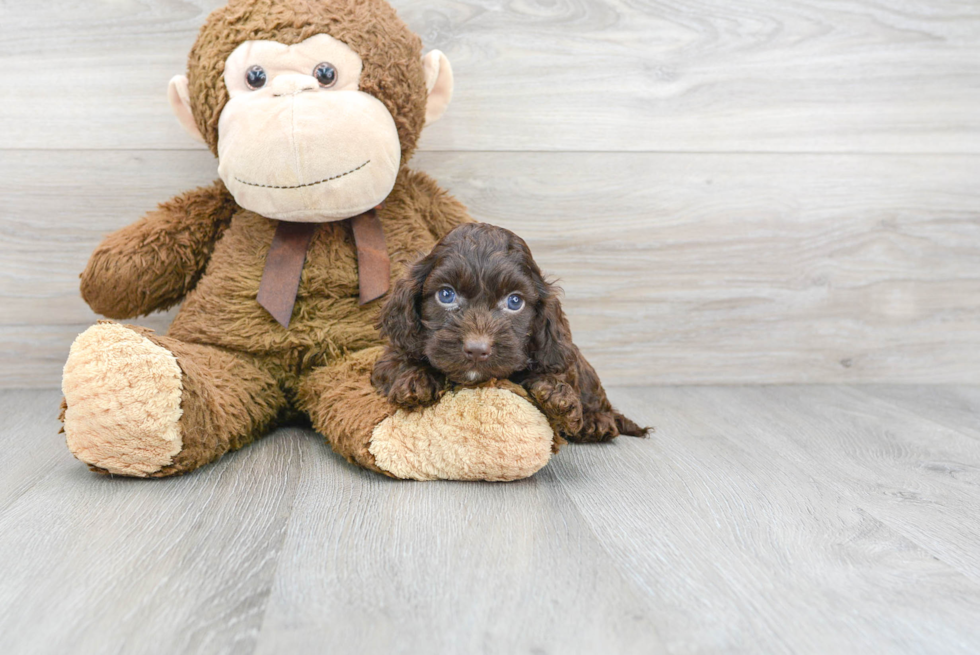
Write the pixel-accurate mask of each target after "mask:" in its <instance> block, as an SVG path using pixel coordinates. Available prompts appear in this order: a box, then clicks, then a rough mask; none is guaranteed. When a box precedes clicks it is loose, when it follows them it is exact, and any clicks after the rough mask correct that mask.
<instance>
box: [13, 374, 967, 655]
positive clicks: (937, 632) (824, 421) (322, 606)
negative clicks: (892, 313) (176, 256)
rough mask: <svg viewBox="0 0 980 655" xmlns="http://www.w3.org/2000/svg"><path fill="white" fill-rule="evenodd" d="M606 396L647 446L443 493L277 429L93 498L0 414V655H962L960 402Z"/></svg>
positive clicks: (47, 400) (36, 399)
mask: <svg viewBox="0 0 980 655" xmlns="http://www.w3.org/2000/svg"><path fill="white" fill-rule="evenodd" d="M612 395H613V397H614V400H615V401H616V402H617V403H618V404H619V405H620V406H621V407H622V408H623V409H624V410H626V411H627V412H628V413H630V414H632V415H634V416H635V417H637V418H639V419H642V420H643V421H645V422H650V423H654V424H656V425H657V427H658V432H657V434H656V435H655V436H654V437H653V438H651V439H648V440H642V441H641V440H632V439H622V440H619V441H618V442H616V443H614V444H611V445H605V446H578V447H568V448H566V449H564V450H563V451H562V452H561V453H560V454H559V455H558V457H557V458H556V459H555V460H554V461H553V462H552V464H550V465H549V466H548V467H547V468H546V469H545V470H544V471H542V472H541V473H540V474H538V475H537V476H536V477H535V478H533V479H531V480H526V481H523V482H518V483H511V484H456V483H409V482H396V481H392V480H388V479H385V478H381V477H377V476H374V475H371V474H368V473H365V472H363V471H360V470H358V469H355V468H352V467H351V466H349V465H347V464H346V463H345V462H343V461H342V460H340V459H339V458H338V457H336V456H335V455H333V454H332V453H331V452H330V451H329V449H328V448H327V447H326V446H325V445H324V443H323V441H322V439H321V438H319V437H318V436H317V435H315V434H314V433H312V432H310V431H306V430H302V429H299V428H291V429H284V430H281V431H279V432H277V433H275V434H273V435H271V436H270V437H269V438H267V439H265V440H263V441H262V442H260V443H259V444H257V445H255V446H253V447H250V448H248V449H246V450H244V451H242V452H240V453H237V454H234V455H232V456H229V457H227V458H226V459H225V460H223V461H221V462H219V463H218V464H217V465H215V466H212V467H209V468H207V469H204V470H201V471H198V472H197V473H195V474H192V475H189V476H186V477H184V478H179V479H172V480H164V481H153V482H145V481H133V480H126V479H119V478H116V479H112V478H102V477H99V476H95V475H93V474H91V473H89V472H88V471H87V470H86V469H85V467H84V466H82V465H81V464H80V463H79V462H77V461H75V460H74V459H72V458H71V456H70V455H69V454H68V452H67V450H66V448H65V446H64V443H63V440H62V438H61V437H60V436H59V435H58V434H57V429H58V425H57V421H56V420H55V413H56V406H57V403H58V399H59V394H58V393H57V392H54V391H7V392H2V393H0V412H2V414H3V416H5V418H6V420H5V421H4V425H3V427H2V428H0V447H2V448H4V449H5V453H4V457H3V458H2V459H0V652H4V653H31V652H44V653H64V652H73V653H94V652H109V653H116V652H133V653H135V652H139V653H151V652H159V653H178V652H195V653H196V652H201V653H220V652H236V653H237V652H242V653H272V652H338V653H340V652H384V653H423V652H424V653H471V652H487V653H523V652H529V653H577V652H583V653H619V652H623V653H632V652H638V653H695V652H698V653H712V652H724V653H731V652H744V653H831V652H832V653H861V654H862V655H864V654H867V653H882V652H885V653H942V654H944V655H945V654H948V653H976V652H978V651H980V631H978V629H977V626H978V625H980V493H978V490H980V388H977V387H960V386H956V387H954V386H905V387H879V386H870V387H867V386H862V387H845V386H826V387H820V386H785V387H662V388H642V389H640V388H637V389H617V390H614V392H613V394H612Z"/></svg>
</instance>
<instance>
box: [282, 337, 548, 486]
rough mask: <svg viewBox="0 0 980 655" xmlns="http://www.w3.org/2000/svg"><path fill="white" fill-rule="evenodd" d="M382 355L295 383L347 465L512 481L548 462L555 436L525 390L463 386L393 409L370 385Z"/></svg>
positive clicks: (351, 359) (354, 359) (413, 475)
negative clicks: (410, 407)
mask: <svg viewBox="0 0 980 655" xmlns="http://www.w3.org/2000/svg"><path fill="white" fill-rule="evenodd" d="M382 350H383V349H382V348H380V347H378V348H369V349H366V350H362V351H360V352H357V353H353V354H351V355H348V356H347V357H346V358H344V359H343V360H341V361H339V362H337V363H335V364H332V365H330V366H325V367H323V368H319V369H316V370H314V371H312V372H311V373H310V374H309V375H307V377H306V378H305V379H304V380H303V382H302V383H301V384H300V392H299V401H298V402H299V405H300V408H301V409H303V410H304V411H305V412H307V413H308V414H309V415H310V419H311V420H312V422H313V427H314V428H316V429H317V430H318V431H320V432H321V433H323V434H324V435H326V437H327V440H328V441H329V442H330V445H331V446H333V449H334V450H335V451H337V452H338V453H340V454H341V455H343V456H344V457H346V458H347V459H348V460H349V461H351V462H353V463H356V464H360V465H361V466H363V467H365V468H369V469H371V470H374V471H378V472H380V473H384V474H386V475H390V476H392V477H395V478H406V479H412V480H517V479H520V478H526V477H528V476H530V475H533V474H534V473H535V472H536V471H538V470H539V469H540V468H541V467H543V466H544V465H545V464H547V463H548V460H549V459H550V458H551V454H552V452H554V446H555V435H554V432H553V431H552V429H551V427H550V426H549V425H548V420H547V419H546V418H545V417H544V415H543V414H542V413H541V412H539V411H538V410H537V409H536V408H535V407H534V406H533V405H532V404H531V403H530V402H528V401H527V400H526V393H525V392H524V390H523V389H521V388H520V387H518V386H517V385H511V384H509V383H506V385H507V386H506V388H501V387H481V388H477V389H463V390H459V391H456V392H450V393H448V394H446V395H445V396H443V397H442V399H441V400H440V401H439V402H438V403H437V404H435V405H433V406H432V407H427V408H425V409H423V410H420V411H413V412H406V411H404V410H397V411H396V410H395V408H394V407H393V406H391V405H389V404H388V401H387V400H385V399H384V398H383V397H382V396H381V395H380V394H379V393H377V391H375V389H374V388H373V387H372V386H371V371H372V369H373V368H374V362H375V361H376V360H377V358H378V357H379V356H380V355H381V352H382Z"/></svg>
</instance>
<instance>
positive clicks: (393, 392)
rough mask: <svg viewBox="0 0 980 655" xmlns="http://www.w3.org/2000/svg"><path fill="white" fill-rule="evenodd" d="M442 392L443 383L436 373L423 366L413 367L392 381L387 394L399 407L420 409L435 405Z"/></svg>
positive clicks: (390, 400) (389, 399)
mask: <svg viewBox="0 0 980 655" xmlns="http://www.w3.org/2000/svg"><path fill="white" fill-rule="evenodd" d="M442 394H443V388H442V383H441V382H440V381H439V380H438V379H436V377H435V376H434V375H432V374H431V373H430V372H428V371H426V370H425V369H422V368H411V369H407V370H404V371H402V372H401V375H399V376H398V377H397V378H395V379H394V380H392V381H391V385H390V387H389V389H388V390H387V394H386V395H387V396H388V401H389V402H390V403H391V404H393V405H395V406H397V407H400V408H402V409H419V408H421V407H429V406H430V405H434V404H435V403H436V402H438V400H439V399H440V398H441V397H442Z"/></svg>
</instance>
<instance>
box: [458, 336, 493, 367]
mask: <svg viewBox="0 0 980 655" xmlns="http://www.w3.org/2000/svg"><path fill="white" fill-rule="evenodd" d="M463 352H464V353H466V359H471V360H473V361H475V362H485V361H487V360H488V359H490V342H489V341H488V340H487V339H485V338H479V339H467V340H466V341H464V342H463Z"/></svg>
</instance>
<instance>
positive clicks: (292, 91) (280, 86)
mask: <svg viewBox="0 0 980 655" xmlns="http://www.w3.org/2000/svg"><path fill="white" fill-rule="evenodd" d="M317 86H318V84H317V81H316V79H315V78H314V77H313V76H311V75H300V74H298V73H289V74H286V75H276V76H275V77H274V78H273V79H272V85H271V86H270V87H269V88H270V89H271V90H272V95H274V96H277V97H278V96H294V95H298V94H300V93H303V92H304V91H313V90H315V89H316V88H317Z"/></svg>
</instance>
